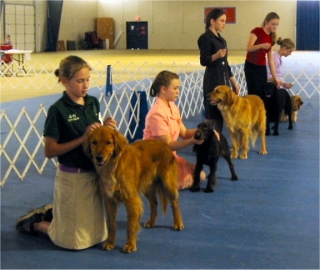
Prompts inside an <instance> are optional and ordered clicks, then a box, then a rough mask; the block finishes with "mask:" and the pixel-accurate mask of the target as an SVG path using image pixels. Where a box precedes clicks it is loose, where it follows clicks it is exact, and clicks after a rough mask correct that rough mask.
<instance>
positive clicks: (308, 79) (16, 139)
mask: <svg viewBox="0 0 320 270" xmlns="http://www.w3.org/2000/svg"><path fill="white" fill-rule="evenodd" d="M55 68H56V66H55V65H52V64H50V63H48V64H46V65H42V64H39V63H37V64H33V65H32V66H31V65H29V66H28V67H26V69H27V70H28V73H27V74H19V76H24V78H23V79H24V80H21V78H20V77H19V78H20V80H17V78H16V77H14V76H8V77H1V87H8V86H10V87H11V88H15V89H18V90H21V89H26V88H27V87H30V85H32V87H36V88H37V89H43V88H48V89H52V88H54V87H56V85H57V79H56V77H55V76H54V75H53V72H54V70H55ZM106 69H107V66H106V65H104V64H103V63H101V62H98V63H97V64H96V65H94V66H93V70H92V72H91V86H92V87H94V88H98V89H99V90H100V97H99V101H100V105H101V112H102V115H103V117H106V116H108V115H112V116H113V117H114V118H116V119H117V121H118V128H119V130H120V131H121V132H122V133H123V134H124V135H125V136H127V137H130V138H133V137H134V135H135V133H136V131H137V128H138V125H136V126H135V128H134V129H130V125H131V123H132V122H133V123H139V118H140V116H139V115H138V114H131V115H130V117H129V114H130V112H132V111H139V106H140V102H139V96H138V102H137V103H135V104H131V102H130V101H131V99H132V95H136V94H137V91H146V92H147V93H148V90H149V88H150V86H151V83H152V81H153V79H154V77H155V76H156V74H157V73H159V72H160V71H161V70H164V69H167V70H171V71H173V72H176V73H178V74H179V76H180V78H181V81H182V86H181V93H180V97H179V100H178V106H179V108H180V111H181V114H182V117H183V118H189V117H191V116H194V115H198V114H200V113H201V112H202V99H203V95H202V79H203V73H204V71H203V68H199V69H198V70H194V66H192V65H189V64H188V65H186V66H185V67H181V66H178V65H176V64H175V63H173V64H172V65H170V66H163V65H162V64H161V63H159V64H158V65H156V66H154V65H152V66H151V65H149V64H148V63H144V64H143V65H141V66H137V65H135V64H134V63H130V64H129V65H127V66H123V65H122V64H121V63H116V64H115V65H113V67H112V71H113V72H112V74H113V76H112V81H113V92H112V94H111V95H105V90H106V86H105V85H106ZM232 71H233V73H234V75H235V77H236V79H237V81H238V83H239V85H240V89H241V92H240V94H241V95H244V94H246V81H245V77H244V73H243V65H234V66H232ZM284 78H285V80H286V81H288V82H289V81H290V82H293V83H295V86H294V89H298V90H297V92H295V93H296V94H301V93H303V94H305V95H306V96H307V97H309V98H310V97H312V96H313V95H315V94H319V70H318V69H316V68H314V67H313V66H312V65H311V64H309V65H307V66H306V67H300V66H299V65H298V64H297V63H296V64H294V65H293V66H291V67H285V76H284ZM147 102H148V106H151V105H152V104H153V102H154V99H153V98H150V97H149V95H147ZM39 106H40V107H39V109H38V110H37V111H36V112H31V111H30V109H29V110H28V109H27V108H26V107H23V108H22V109H21V111H20V112H17V111H15V114H17V113H18V114H17V116H12V113H11V112H7V111H5V110H2V111H1V114H0V124H1V144H0V156H1V186H4V184H5V183H6V181H7V180H8V179H9V177H10V176H11V177H15V176H17V177H19V178H20V179H21V180H23V179H24V178H25V177H26V175H27V174H28V172H29V171H30V170H31V168H35V169H36V171H37V172H38V173H40V174H41V173H43V171H44V170H45V168H46V167H47V165H48V162H53V164H54V165H57V162H56V160H55V159H52V160H51V161H49V160H48V159H47V158H45V156H44V149H43V146H44V142H43V136H42V131H43V126H44V122H45V118H46V115H47V109H48V108H45V106H44V105H39ZM32 107H33V108H34V107H35V104H32Z"/></svg>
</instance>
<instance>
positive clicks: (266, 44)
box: [244, 12, 280, 96]
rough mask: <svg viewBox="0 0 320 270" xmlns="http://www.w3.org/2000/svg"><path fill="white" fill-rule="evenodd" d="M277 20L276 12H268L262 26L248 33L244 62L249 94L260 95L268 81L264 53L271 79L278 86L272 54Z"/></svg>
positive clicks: (278, 19) (278, 18)
mask: <svg viewBox="0 0 320 270" xmlns="http://www.w3.org/2000/svg"><path fill="white" fill-rule="evenodd" d="M279 22H280V17H279V16H278V14H276V13H275V12H270V13H269V14H268V15H267V16H266V18H265V19H264V21H263V24H262V27H256V28H254V29H253V30H252V31H251V33H250V36H249V40H248V44H247V56H246V61H245V64H244V72H245V77H246V81H247V89H248V94H249V95H258V96H262V90H263V88H264V86H265V85H266V83H267V82H268V76H267V61H266V55H267V57H268V64H269V67H270V70H271V74H272V77H273V81H274V82H275V84H276V85H277V86H278V87H280V82H279V79H278V78H277V75H276V70H275V66H274V61H273V56H272V48H273V45H274V44H275V43H276V30H277V27H278V25H279Z"/></svg>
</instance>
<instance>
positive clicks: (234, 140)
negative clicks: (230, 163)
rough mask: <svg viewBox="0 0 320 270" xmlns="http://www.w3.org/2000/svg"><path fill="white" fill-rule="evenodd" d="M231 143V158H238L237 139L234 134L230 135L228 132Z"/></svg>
mask: <svg viewBox="0 0 320 270" xmlns="http://www.w3.org/2000/svg"><path fill="white" fill-rule="evenodd" d="M229 133H230V138H231V143H232V152H231V158H238V151H239V142H238V138H237V134H236V133H232V132H231V131H230V130H229Z"/></svg>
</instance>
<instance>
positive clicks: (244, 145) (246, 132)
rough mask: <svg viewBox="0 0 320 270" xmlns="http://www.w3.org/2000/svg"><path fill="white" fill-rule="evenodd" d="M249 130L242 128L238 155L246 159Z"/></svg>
mask: <svg viewBox="0 0 320 270" xmlns="http://www.w3.org/2000/svg"><path fill="white" fill-rule="evenodd" d="M249 134H250V131H249V130H244V132H243V133H242V134H241V137H242V140H241V145H242V152H241V155H240V158H241V159H247V158H248V151H249Z"/></svg>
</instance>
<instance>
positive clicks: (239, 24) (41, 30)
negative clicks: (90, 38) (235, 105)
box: [0, 0, 297, 52]
mask: <svg viewBox="0 0 320 270" xmlns="http://www.w3.org/2000/svg"><path fill="white" fill-rule="evenodd" d="M5 2H7V3H17V4H21V3H24V4H26V3H28V4H32V3H33V4H35V7H36V51H37V52H41V51H44V50H45V47H46V39H47V33H46V31H47V28H46V24H47V21H46V8H47V5H46V1H44V0H35V1H33V0H24V1H16V0H6V1H5ZM296 2H297V1H296V0H287V1H283V0H280V1H279V0H278V1H276V0H273V1H272V0H269V1H267V0H260V1H198V0H193V1H188V0H187V1H182V0H180V1H173V0H171V1H170V0H169V1H163V0H162V1H159V0H145V1H139V0H64V1H63V11H62V18H61V25H60V33H59V40H75V41H76V42H77V44H78V43H79V42H80V41H83V40H84V33H85V32H87V31H94V30H96V18H97V17H112V18H113V19H114V22H115V38H118V37H119V39H118V42H117V43H116V47H115V48H116V49H126V22H127V21H134V19H135V16H140V17H141V20H142V21H148V26H149V49H197V39H198V37H199V35H200V34H202V33H203V32H204V21H203V20H204V8H205V7H213V6H216V7H236V13H237V18H236V24H227V26H226V28H225V29H224V31H223V32H222V36H223V37H224V38H225V39H226V40H227V42H228V47H229V49H230V50H245V48H246V43H247V39H248V36H249V33H250V31H251V29H252V28H254V27H255V26H260V25H261V23H262V21H263V19H264V18H265V16H266V14H267V13H268V12H270V11H275V12H277V13H278V14H279V16H280V18H281V21H280V26H279V28H278V32H277V33H278V36H281V37H287V38H291V39H292V40H293V41H296V40H295V32H296V29H295V28H296V5H297V4H296ZM2 19H3V16H2ZM2 22H3V21H2ZM1 30H2V28H1V29H0V31H1ZM1 32H2V31H1ZM2 35H3V33H2Z"/></svg>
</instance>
